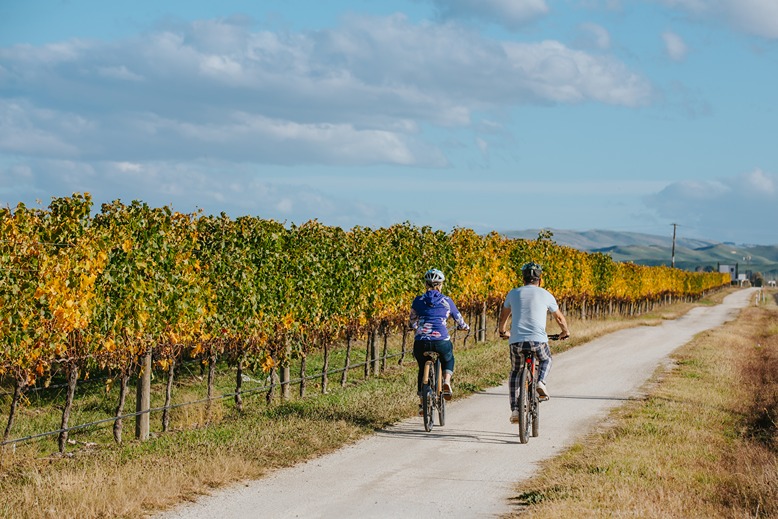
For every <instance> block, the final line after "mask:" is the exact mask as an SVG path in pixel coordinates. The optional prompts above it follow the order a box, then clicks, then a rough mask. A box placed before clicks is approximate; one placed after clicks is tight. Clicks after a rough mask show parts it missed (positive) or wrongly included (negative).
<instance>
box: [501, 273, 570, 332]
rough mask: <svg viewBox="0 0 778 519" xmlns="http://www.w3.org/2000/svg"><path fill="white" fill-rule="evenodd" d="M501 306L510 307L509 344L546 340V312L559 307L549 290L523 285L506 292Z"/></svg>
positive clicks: (552, 311)
mask: <svg viewBox="0 0 778 519" xmlns="http://www.w3.org/2000/svg"><path fill="white" fill-rule="evenodd" d="M503 306H504V307H505V308H510V309H511V314H512V316H511V338H510V342H511V344H512V343H514V342H523V341H535V342H548V335H546V314H547V313H548V312H551V313H554V312H556V311H557V310H558V309H559V305H558V304H557V302H556V299H555V298H554V296H553V295H551V292H549V291H548V290H546V289H545V288H540V287H539V286H535V285H524V286H522V287H519V288H514V289H513V290H511V291H510V292H508V295H507V296H506V298H505V304H503Z"/></svg>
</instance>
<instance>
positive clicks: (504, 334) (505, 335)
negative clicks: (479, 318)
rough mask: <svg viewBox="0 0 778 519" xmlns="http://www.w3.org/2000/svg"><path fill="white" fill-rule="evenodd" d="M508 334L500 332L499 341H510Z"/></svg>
mask: <svg viewBox="0 0 778 519" xmlns="http://www.w3.org/2000/svg"><path fill="white" fill-rule="evenodd" d="M510 337H511V334H510V332H500V339H510Z"/></svg>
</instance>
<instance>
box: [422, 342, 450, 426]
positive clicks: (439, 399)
mask: <svg viewBox="0 0 778 519" xmlns="http://www.w3.org/2000/svg"><path fill="white" fill-rule="evenodd" d="M424 356H425V357H428V358H427V361H426V362H425V363H424V375H423V378H422V383H421V400H422V403H421V406H422V411H423V412H422V416H423V418H424V430H425V431H427V432H430V431H431V430H432V426H433V425H434V424H433V422H434V419H433V415H434V411H435V410H436V409H437V411H438V424H439V425H441V426H444V425H446V399H445V398H443V368H442V366H441V364H440V357H439V355H438V352H436V351H425V352H424Z"/></svg>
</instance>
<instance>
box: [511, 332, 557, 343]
mask: <svg viewBox="0 0 778 519" xmlns="http://www.w3.org/2000/svg"><path fill="white" fill-rule="evenodd" d="M500 338H501V339H509V338H510V335H509V334H507V333H506V334H505V335H502V334H500ZM569 338H570V336H569V335H565V336H564V337H562V334H561V333H553V334H550V335H549V336H548V340H549V341H564V340H566V339H569Z"/></svg>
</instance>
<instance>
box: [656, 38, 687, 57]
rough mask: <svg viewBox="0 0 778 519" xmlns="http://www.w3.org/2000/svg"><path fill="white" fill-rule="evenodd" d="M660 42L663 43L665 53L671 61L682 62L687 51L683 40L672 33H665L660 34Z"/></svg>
mask: <svg viewBox="0 0 778 519" xmlns="http://www.w3.org/2000/svg"><path fill="white" fill-rule="evenodd" d="M662 40H663V41H664V43H665V51H666V52H667V55H668V56H669V57H670V59H671V60H673V61H682V60H683V59H684V58H685V57H686V54H687V52H688V51H689V49H688V47H687V46H686V43H685V42H684V41H683V38H681V37H680V36H678V35H677V34H675V33H674V32H670V31H665V32H663V33H662Z"/></svg>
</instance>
